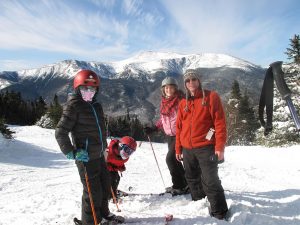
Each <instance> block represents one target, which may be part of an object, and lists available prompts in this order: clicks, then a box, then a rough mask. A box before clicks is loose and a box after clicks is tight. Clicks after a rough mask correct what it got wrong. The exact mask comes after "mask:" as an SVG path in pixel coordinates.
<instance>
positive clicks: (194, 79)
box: [185, 77, 198, 83]
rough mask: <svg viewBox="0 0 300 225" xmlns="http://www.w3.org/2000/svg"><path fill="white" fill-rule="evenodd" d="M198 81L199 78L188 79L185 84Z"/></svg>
mask: <svg viewBox="0 0 300 225" xmlns="http://www.w3.org/2000/svg"><path fill="white" fill-rule="evenodd" d="M196 80H198V79H197V78H195V77H193V78H188V79H186V80H185V83H189V82H190V81H193V82H195V81H196Z"/></svg>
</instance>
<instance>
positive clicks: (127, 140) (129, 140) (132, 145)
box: [120, 136, 137, 151]
mask: <svg viewBox="0 0 300 225" xmlns="http://www.w3.org/2000/svg"><path fill="white" fill-rule="evenodd" d="M120 142H121V143H122V144H123V145H127V146H128V147H129V148H131V149H132V150H134V151H135V150H136V146H137V144H136V141H135V140H134V139H133V138H132V137H129V136H125V137H122V138H121V140H120Z"/></svg>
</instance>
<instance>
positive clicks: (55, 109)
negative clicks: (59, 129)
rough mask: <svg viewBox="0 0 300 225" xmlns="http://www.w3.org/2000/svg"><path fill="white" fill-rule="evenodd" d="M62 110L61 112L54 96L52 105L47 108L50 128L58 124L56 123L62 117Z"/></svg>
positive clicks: (60, 107)
mask: <svg viewBox="0 0 300 225" xmlns="http://www.w3.org/2000/svg"><path fill="white" fill-rule="evenodd" d="M62 110H63V108H62V106H61V105H60V104H59V101H58V97H57V95H56V94H55V95H54V98H53V103H51V105H50V107H49V110H48V112H47V114H48V116H49V118H50V119H51V121H52V127H51V128H55V127H56V125H57V124H58V122H59V120H60V117H61V115H62Z"/></svg>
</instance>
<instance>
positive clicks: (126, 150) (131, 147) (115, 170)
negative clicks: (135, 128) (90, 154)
mask: <svg viewBox="0 0 300 225" xmlns="http://www.w3.org/2000/svg"><path fill="white" fill-rule="evenodd" d="M136 146H137V143H136V141H135V140H134V139H133V138H132V137H129V136H124V137H122V138H121V140H118V139H113V140H111V141H110V143H109V146H108V148H107V149H106V164H107V169H108V171H109V173H110V180H111V188H112V190H113V192H114V195H115V196H118V194H119V193H118V186H119V183H120V179H121V178H120V175H119V173H122V172H124V171H125V170H126V167H125V163H126V162H127V161H128V160H129V157H130V156H131V155H132V153H134V152H135V150H136ZM111 197H112V196H111Z"/></svg>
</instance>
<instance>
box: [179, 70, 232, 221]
mask: <svg viewBox="0 0 300 225" xmlns="http://www.w3.org/2000/svg"><path fill="white" fill-rule="evenodd" d="M199 77H200V76H199V73H198V72H197V71H196V70H187V71H186V72H185V74H184V86H185V89H186V99H182V100H181V101H180V103H179V108H178V115H177V121H176V158H177V160H183V164H184V167H185V177H186V180H187V182H188V185H189V188H190V191H191V195H192V199H193V200H194V201H196V200H200V199H202V198H204V197H205V196H207V199H208V201H209V202H210V213H211V215H212V216H213V217H215V218H217V219H224V218H225V216H226V213H227V211H228V207H227V203H226V199H225V195H224V189H223V187H222V185H221V181H220V179H219V176H218V163H220V162H222V161H224V148H225V143H226V136H227V135H226V121H225V114H224V110H223V107H222V103H221V100H220V97H219V95H218V94H217V93H216V92H213V91H208V90H204V89H202V87H201V82H200V78H199Z"/></svg>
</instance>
